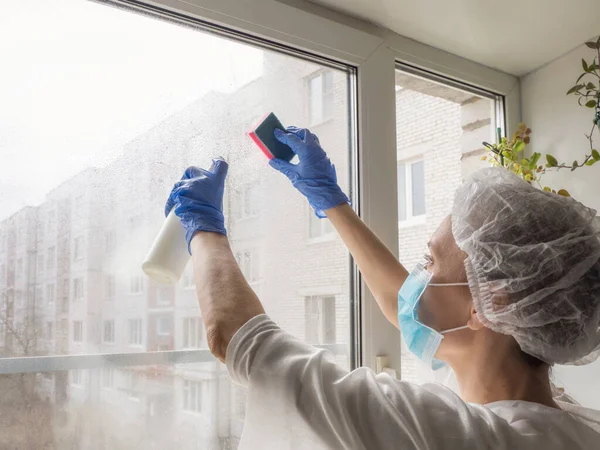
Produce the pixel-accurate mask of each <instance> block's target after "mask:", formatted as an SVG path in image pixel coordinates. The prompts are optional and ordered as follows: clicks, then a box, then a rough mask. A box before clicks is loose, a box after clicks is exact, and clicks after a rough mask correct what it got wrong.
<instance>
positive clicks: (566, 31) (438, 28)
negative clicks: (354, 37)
mask: <svg viewBox="0 0 600 450" xmlns="http://www.w3.org/2000/svg"><path fill="white" fill-rule="evenodd" d="M311 1H312V2H313V3H318V4H320V5H322V6H325V7H327V8H330V9H334V10H337V11H341V12H344V13H347V14H350V15H353V16H355V17H358V18H361V19H364V20H367V21H369V22H372V23H375V24H377V25H380V26H383V27H385V28H388V29H390V30H392V31H395V32H396V33H398V34H400V35H402V36H405V37H409V38H412V39H415V40H417V41H420V42H423V43H425V44H429V45H431V46H433V47H437V48H440V49H442V50H446V51H448V52H450V53H454V54H456V55H459V56H462V57H464V58H467V59H470V60H472V61H476V62H478V63H481V64H484V65H486V66H489V67H493V68H496V69H499V70H502V71H504V72H507V73H510V74H513V75H524V74H526V73H528V72H531V71H532V70H535V69H537V68H538V67H540V66H542V65H544V64H546V63H548V62H550V61H552V60H554V59H556V58H558V57H559V56H561V55H563V54H564V53H566V52H568V51H570V50H572V49H573V48H575V47H577V46H578V45H580V44H582V43H583V42H585V41H586V40H588V39H589V38H591V37H594V36H597V35H599V34H600V0H503V1H492V0H311Z"/></svg>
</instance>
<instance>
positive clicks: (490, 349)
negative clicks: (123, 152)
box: [167, 128, 600, 450]
mask: <svg viewBox="0 0 600 450" xmlns="http://www.w3.org/2000/svg"><path fill="white" fill-rule="evenodd" d="M276 137H277V138H278V139H279V140H280V141H281V142H283V143H285V144H287V145H289V146H290V147H291V148H292V150H293V151H294V152H295V153H296V154H297V155H298V157H299V163H298V164H297V165H296V164H290V163H287V162H285V161H281V160H272V161H271V165H272V166H273V167H274V168H275V169H277V170H279V171H280V172H282V173H283V174H285V175H286V176H287V177H288V178H289V179H290V180H291V182H292V183H293V185H294V186H295V187H296V188H297V189H298V190H299V191H300V192H301V193H302V194H304V195H305V196H306V197H307V199H308V201H309V203H310V205H311V206H312V207H313V208H314V210H315V213H316V214H317V215H318V216H319V217H325V216H327V217H328V218H329V220H330V221H331V223H332V224H333V226H334V227H335V228H336V230H337V231H338V233H339V234H340V236H341V237H342V239H343V240H344V242H345V243H346V245H347V246H348V249H349V250H350V252H351V253H352V256H353V257H354V260H355V261H356V263H357V264H358V267H359V268H360V270H361V273H362V275H363V277H364V279H365V281H366V283H367V285H368V286H369V288H370V289H371V291H372V292H373V294H374V296H375V298H376V299H377V301H378V303H379V306H380V307H381V310H382V311H383V313H384V314H385V316H386V317H387V318H388V320H390V322H392V323H393V324H394V325H395V326H396V327H399V329H400V330H401V331H402V333H403V335H404V338H405V340H406V342H407V345H408V348H409V349H410V350H411V351H412V352H413V353H415V355H417V356H418V357H419V358H421V359H422V360H423V361H424V362H425V363H426V364H428V365H430V366H431V367H432V368H437V367H439V366H441V365H443V364H448V365H450V366H451V367H452V369H453V370H454V372H455V373H456V376H457V380H458V383H459V386H460V397H459V396H457V395H456V394H454V393H453V392H452V391H450V390H449V389H447V388H445V387H443V386H440V385H436V384H430V385H423V386H415V385H412V384H409V383H405V382H401V381H398V380H395V379H392V378H390V377H389V376H388V375H385V374H380V375H376V374H374V373H373V372H372V371H371V370H369V369H367V368H359V369H356V370H354V371H352V372H349V373H348V372H347V371H345V370H344V369H342V368H340V367H338V366H336V365H335V363H334V362H333V361H332V359H331V358H330V356H329V355H328V354H327V353H326V352H324V351H322V350H319V349H316V348H314V347H312V346H310V345H308V344H305V343H303V342H300V341H299V340H297V339H295V338H293V337H292V336H290V335H289V334H287V333H286V332H284V331H282V330H281V329H280V328H279V327H278V326H277V325H276V324H275V323H274V322H273V321H272V320H270V319H269V317H268V316H266V315H265V314H264V310H263V308H262V305H261V304H260V301H259V300H258V298H257V297H256V295H255V294H254V292H253V291H252V289H250V287H249V286H248V284H247V283H246V281H245V280H244V277H243V276H242V274H241V272H240V270H239V268H238V267H237V264H236V261H235V259H234V257H233V255H232V253H231V250H230V248H229V243H228V241H227V238H226V231H225V227H224V220H223V213H222V199H223V189H224V185H225V177H226V174H227V163H225V162H224V161H222V160H217V161H215V167H214V169H213V170H212V171H205V170H202V169H197V168H190V169H188V170H187V171H186V174H185V175H184V178H183V180H182V181H181V182H179V183H177V184H176V186H175V188H174V189H173V192H172V193H171V196H170V199H169V202H168V203H167V211H169V210H170V209H171V207H173V206H175V208H176V210H175V211H176V213H177V214H178V215H179V216H180V218H181V220H182V223H183V225H184V227H185V228H186V235H187V239H188V243H189V245H190V251H191V253H192V258H193V261H194V271H195V278H196V285H197V289H198V299H199V303H200V308H201V310H202V317H203V320H204V322H205V326H206V330H207V335H208V342H209V346H210V349H211V351H212V352H213V354H214V355H215V356H216V357H217V358H219V359H220V360H222V361H225V362H226V363H227V367H228V370H229V372H230V374H231V376H232V378H233V379H234V380H235V381H237V382H238V383H241V384H243V385H247V386H248V387H249V394H248V409H247V413H246V425H245V429H244V433H243V437H242V442H241V444H240V448H261V449H288V448H290V449H291V448H293V449H299V448H302V449H303V448H307V449H308V448H310V449H315V448H335V449H338V448H339V449H342V448H343V449H346V448H348V449H350V448H351V449H388V448H389V449H396V448H401V449H483V448H494V449H521V448H522V449H531V448H544V449H545V450H552V449H565V448H568V449H590V448H600V414H599V413H598V412H596V411H592V410H588V409H585V408H581V407H579V406H576V405H573V404H569V403H565V402H561V401H560V400H558V399H557V398H555V397H554V395H553V391H552V387H551V383H550V377H549V369H550V367H551V366H552V365H553V364H555V363H561V364H562V363H581V362H585V361H588V362H589V361H591V360H593V359H595V357H596V353H597V351H598V349H599V348H600V328H599V325H600V261H599V258H600V242H599V240H598V234H597V230H596V228H595V227H594V225H593V219H594V216H595V211H593V210H590V209H588V208H586V207H584V206H583V205H581V204H579V203H577V202H575V201H574V200H572V199H567V198H563V197H560V196H557V195H554V194H551V193H547V192H544V191H540V190H536V189H534V188H533V187H531V186H530V185H529V184H527V183H525V182H524V181H522V180H520V179H519V178H517V177H515V176H514V175H512V174H511V173H509V172H508V171H506V170H504V169H501V168H496V169H485V170H482V171H479V172H477V173H476V174H475V175H474V176H473V177H472V178H471V179H470V180H468V181H467V182H466V183H465V184H464V185H463V186H462V187H461V188H460V189H459V190H458V192H457V194H456V200H455V203H454V207H453V211H452V215H451V216H450V217H448V218H447V219H446V220H444V221H443V222H442V224H441V226H440V228H439V229H438V230H437V231H436V233H435V234H434V235H433V236H432V237H431V240H430V242H429V248H430V252H429V254H428V255H427V256H426V259H425V261H424V263H423V264H420V265H418V266H417V267H416V268H415V269H414V270H413V271H412V272H411V273H408V272H407V270H406V269H405V268H404V267H403V266H402V265H401V264H400V263H399V262H398V261H397V260H396V259H395V258H394V256H393V255H392V254H391V253H390V252H389V251H388V250H387V249H386V248H385V246H384V245H383V244H382V243H381V242H380V241H379V240H378V239H377V238H376V237H375V235H374V234H373V233H372V232H371V231H370V230H369V229H368V228H367V227H366V226H365V225H364V223H363V222H362V221H361V220H360V219H359V218H358V217H357V215H356V214H355V213H354V212H353V210H352V209H351V208H350V206H349V205H348V198H347V197H346V195H345V194H344V193H343V192H342V190H341V189H340V188H339V186H338V185H337V182H336V175H335V169H334V167H333V166H332V164H331V162H330V161H329V159H328V158H327V155H326V154H325V152H324V151H323V149H322V148H321V147H320V144H319V141H318V139H317V137H316V136H315V135H313V134H312V133H310V132H309V131H308V130H304V129H297V128H289V129H288V130H287V132H276Z"/></svg>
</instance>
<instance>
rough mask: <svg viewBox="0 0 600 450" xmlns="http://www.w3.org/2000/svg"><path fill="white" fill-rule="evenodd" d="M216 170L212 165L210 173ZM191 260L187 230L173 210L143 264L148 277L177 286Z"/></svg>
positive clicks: (212, 164)
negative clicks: (186, 236)
mask: <svg viewBox="0 0 600 450" xmlns="http://www.w3.org/2000/svg"><path fill="white" fill-rule="evenodd" d="M213 169H214V163H211V166H210V169H209V170H210V171H212V170H213ZM189 260H190V253H189V252H188V244H187V241H186V239H185V228H183V226H182V225H181V220H180V219H179V217H177V215H176V214H175V208H173V209H172V210H171V212H170V213H169V215H168V216H167V219H166V220H165V223H164V224H163V226H162V228H161V229H160V231H159V232H158V235H157V236H156V239H154V243H153V244H152V247H151V248H150V251H149V252H148V255H147V256H146V259H145V260H144V263H143V264H142V270H143V271H144V273H145V274H146V275H148V277H150V278H151V279H152V280H154V281H156V282H157V283H160V284H177V282H178V281H179V279H180V278H181V275H182V274H183V271H184V270H185V266H186V265H187V263H188V261H189Z"/></svg>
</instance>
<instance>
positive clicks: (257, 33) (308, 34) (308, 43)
mask: <svg viewBox="0 0 600 450" xmlns="http://www.w3.org/2000/svg"><path fill="white" fill-rule="evenodd" d="M94 1H99V2H102V3H108V4H111V5H113V6H118V7H123V8H125V9H132V10H137V11H140V12H144V13H149V14H153V15H156V16H160V17H161V18H163V19H166V20H170V21H173V22H177V23H182V24H185V25H188V26H197V27H198V26H199V27H202V28H203V29H205V30H209V31H213V32H215V33H217V34H221V35H223V36H225V37H234V38H235V39H237V40H240V41H246V42H249V43H251V44H255V45H266V46H270V47H273V46H275V47H279V48H280V49H281V50H283V51H288V52H290V53H293V52H304V53H308V54H312V55H315V56H318V57H322V58H326V59H329V60H331V61H335V62H337V63H342V64H347V65H349V66H352V67H354V68H355V69H356V74H357V76H356V84H355V86H353V88H355V89H351V91H352V92H354V94H355V96H356V97H355V100H356V102H357V103H356V104H357V108H356V111H355V116H354V117H353V119H354V120H353V121H352V123H351V126H352V127H353V129H352V132H353V133H352V134H353V136H355V138H354V139H355V142H354V143H355V144H356V148H357V156H356V160H355V161H354V164H355V177H354V178H355V179H354V184H353V189H354V190H355V192H353V193H352V194H353V198H354V202H355V203H354V207H355V209H356V210H357V212H358V213H359V214H360V216H361V217H362V219H363V220H364V221H365V223H366V224H367V225H368V226H369V227H370V228H371V229H372V230H373V231H374V232H375V233H376V234H377V236H378V237H379V238H380V239H381V240H382V241H383V242H384V244H386V246H387V247H388V248H389V249H390V250H391V251H392V253H394V254H395V255H396V256H397V255H398V211H397V208H398V206H397V205H398V203H397V195H398V192H397V189H396V187H397V186H396V165H397V156H396V130H395V126H396V124H395V116H396V111H395V76H394V75H395V69H396V64H397V63H403V64H408V65H410V66H412V67H415V68H418V69H423V70H426V71H428V72H431V73H435V74H438V75H441V76H443V77H445V78H447V79H451V80H455V81H458V82H461V83H465V84H468V85H470V86H473V87H476V88H479V89H484V90H486V91H488V92H493V93H495V94H497V95H498V96H501V97H502V98H503V100H504V102H503V104H502V105H501V106H502V118H503V119H504V121H503V124H504V125H505V128H506V131H505V134H507V135H508V134H510V133H511V132H512V131H514V130H515V129H516V127H517V124H518V123H519V122H520V119H521V110H520V88H519V81H518V79H517V78H516V77H514V76H511V75H508V74H505V73H502V72H499V71H497V70H494V69H491V68H489V67H486V66H483V65H481V64H478V63H475V62H472V61H469V60H467V59H464V58H461V57H458V56H456V55H453V54H450V53H447V52H445V51H442V50H439V49H436V48H434V47H431V46H428V45H425V44H422V43H419V42H416V41H414V40H412V39H408V38H405V37H403V36H401V35H399V34H396V33H393V32H391V31H389V30H385V29H382V28H378V27H375V26H373V25H370V24H368V23H367V22H363V21H361V20H358V19H355V18H350V17H349V16H345V15H343V14H339V13H334V12H332V11H330V10H327V9H325V8H322V7H320V6H317V5H314V4H311V3H308V2H305V1H303V0H252V3H253V4H252V7H251V8H241V7H240V3H239V0H94ZM351 273H352V282H351V283H352V291H351V292H352V296H353V301H352V302H351V303H352V305H354V310H355V312H356V314H354V319H353V321H352V324H351V333H352V336H353V339H354V344H355V345H354V352H353V354H352V355H351V356H352V358H351V361H352V363H351V365H352V366H360V365H363V366H367V367H371V368H373V369H375V368H376V357H377V356H378V355H389V357H390V367H392V368H394V369H396V370H397V371H399V369H400V339H399V334H398V330H397V329H395V328H394V327H393V326H392V325H391V324H389V323H388V322H387V320H386V319H385V318H384V316H383V314H382V313H381V311H380V310H379V308H378V306H377V303H376V301H375V299H374V298H373V296H372V295H371V293H370V292H369V291H368V289H367V288H366V286H365V284H364V282H363V280H362V279H361V278H360V275H359V273H358V271H357V270H356V267H355V266H352V272H351ZM325 347H328V348H331V349H332V350H333V351H336V349H335V347H336V346H325ZM208 361H213V358H212V356H211V355H210V354H209V353H208V351H207V350H196V351H188V350H182V351H178V350H173V351H165V352H152V353H145V352H140V353H127V354H107V355H68V356H45V357H34V358H31V357H30V358H3V359H2V365H1V367H0V374H7V373H25V372H47V371H56V370H75V369H93V368H99V367H105V366H107V365H111V366H112V367H114V366H133V365H145V364H148V365H151V364H179V363H186V362H208Z"/></svg>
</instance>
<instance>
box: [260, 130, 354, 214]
mask: <svg viewBox="0 0 600 450" xmlns="http://www.w3.org/2000/svg"><path fill="white" fill-rule="evenodd" d="M275 137H276V138H277V139H278V140H279V141H281V142H283V143H284V144H286V145H288V146H289V147H290V148H291V149H292V151H293V152H294V153H296V154H297V155H298V158H299V160H300V161H299V163H298V164H292V163H289V162H287V161H284V160H282V159H277V158H275V159H272V160H271V161H269V164H270V165H271V167H273V168H274V169H275V170H278V171H279V172H281V173H283V174H284V175H285V176H286V177H288V178H289V179H290V181H291V182H292V184H293V186H294V187H295V188H296V189H298V190H299V191H300V192H301V193H302V194H303V195H304V196H305V197H306V198H307V199H308V203H310V206H312V208H313V209H314V210H315V214H316V215H317V217H320V218H323V217H326V215H325V212H324V211H326V210H328V209H330V208H333V207H335V206H338V205H341V204H343V203H349V200H348V197H347V196H346V194H344V193H343V192H342V189H341V188H340V187H339V186H338V184H337V176H336V173H335V166H334V165H333V164H331V161H330V160H329V158H328V157H327V154H326V153H325V150H323V149H322V148H321V144H319V138H318V137H317V136H316V135H314V134H312V133H311V132H310V131H309V130H307V129H305V128H296V127H288V128H287V132H284V131H281V130H278V129H276V130H275Z"/></svg>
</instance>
